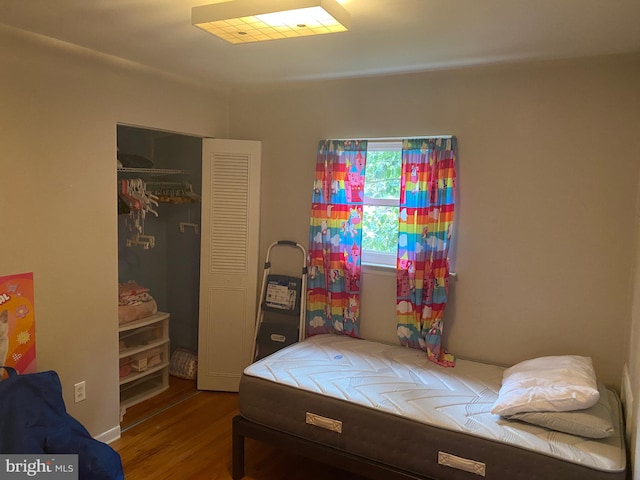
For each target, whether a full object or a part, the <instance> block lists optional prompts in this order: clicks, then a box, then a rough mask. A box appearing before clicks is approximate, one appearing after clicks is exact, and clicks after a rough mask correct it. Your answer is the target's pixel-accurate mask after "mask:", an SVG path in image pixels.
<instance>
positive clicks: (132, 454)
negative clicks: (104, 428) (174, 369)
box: [111, 377, 360, 480]
mask: <svg viewBox="0 0 640 480" xmlns="http://www.w3.org/2000/svg"><path fill="white" fill-rule="evenodd" d="M185 382H186V383H185ZM189 382H190V381H181V379H176V378H175V377H171V387H170V388H169V390H168V391H166V392H163V393H162V394H161V395H159V396H157V397H154V398H152V399H149V400H147V401H146V402H143V403H141V404H139V405H136V406H134V407H131V408H130V409H128V411H127V413H126V414H125V415H124V418H123V422H122V424H121V426H122V429H123V432H122V436H121V438H120V439H119V440H116V441H115V442H112V443H111V446H112V447H113V448H114V449H115V450H116V451H117V452H118V453H119V454H120V456H121V458H122V463H123V466H124V471H125V478H126V480H149V479H153V480H200V479H202V480H206V479H210V480H213V479H215V480H230V479H231V419H232V418H233V417H234V416H235V415H236V414H237V413H238V395H237V394H235V393H225V392H205V391H196V389H195V382H191V383H189ZM245 460H246V463H245V471H246V475H245V477H244V478H245V480H300V479H304V480H323V479H328V480H329V479H330V480H356V479H360V477H356V476H355V475H352V474H350V473H348V472H345V471H342V470H337V469H333V468H329V467H327V466H325V465H323V464H321V463H317V462H313V461H310V460H307V459H305V458H302V457H298V456H296V455H293V454H291V453H288V452H285V451H282V450H280V449H278V448H276V447H273V446H271V445H267V444H264V443H261V442H257V441H254V440H251V439H247V440H246V450H245Z"/></svg>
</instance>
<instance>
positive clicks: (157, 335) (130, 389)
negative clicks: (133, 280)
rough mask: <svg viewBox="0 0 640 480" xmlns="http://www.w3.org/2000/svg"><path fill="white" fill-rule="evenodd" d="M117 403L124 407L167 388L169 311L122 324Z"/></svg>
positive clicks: (120, 329) (120, 330)
mask: <svg viewBox="0 0 640 480" xmlns="http://www.w3.org/2000/svg"><path fill="white" fill-rule="evenodd" d="M119 341H120V354H119V358H120V406H121V407H122V408H127V407H130V406H132V405H135V404H136V403H140V402H142V401H144V400H146V399H148V398H151V397H153V396H154V395H157V394H158V393H160V392H162V391H164V390H166V389H167V388H169V314H168V313H165V312H158V313H156V314H154V315H151V316H150V317H146V318H142V319H140V320H136V321H134V322H130V323H126V324H124V325H121V326H120V328H119Z"/></svg>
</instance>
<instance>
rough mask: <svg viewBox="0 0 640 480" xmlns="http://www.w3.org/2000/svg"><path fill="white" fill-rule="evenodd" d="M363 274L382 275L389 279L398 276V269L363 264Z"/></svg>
mask: <svg viewBox="0 0 640 480" xmlns="http://www.w3.org/2000/svg"><path fill="white" fill-rule="evenodd" d="M362 273H366V274H367V275H381V276H388V277H395V276H396V267H395V265H394V266H391V265H380V264H376V263H363V264H362Z"/></svg>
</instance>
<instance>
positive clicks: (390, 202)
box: [362, 141, 402, 267]
mask: <svg viewBox="0 0 640 480" xmlns="http://www.w3.org/2000/svg"><path fill="white" fill-rule="evenodd" d="M401 166H402V143H401V142H373V141H370V142H369V143H368V148H367V167H366V171H365V182H364V197H365V198H364V206H363V219H362V263H363V264H376V265H388V266H392V267H395V264H396V253H397V249H398V205H399V199H400V170H401Z"/></svg>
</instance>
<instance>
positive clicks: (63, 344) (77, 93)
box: [0, 27, 227, 436]
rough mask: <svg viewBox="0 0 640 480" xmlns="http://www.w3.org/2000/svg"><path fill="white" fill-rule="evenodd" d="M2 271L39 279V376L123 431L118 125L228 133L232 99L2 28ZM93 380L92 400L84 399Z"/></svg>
mask: <svg viewBox="0 0 640 480" xmlns="http://www.w3.org/2000/svg"><path fill="white" fill-rule="evenodd" d="M0 72H2V74H1V75H0V145H1V146H2V153H1V154H0V167H1V168H0V208H1V209H2V210H1V212H0V224H1V225H2V229H1V232H2V233H1V234H0V252H2V253H1V254H0V275H8V274H13V273H20V272H31V271H32V272H34V283H35V308H36V315H35V318H36V352H37V366H38V369H40V370H48V369H53V370H56V371H57V372H58V373H59V374H60V377H61V380H62V384H63V388H64V398H65V401H66V404H67V407H68V410H69V412H70V413H71V414H72V415H73V416H75V417H76V418H77V419H78V420H80V421H81V422H82V423H84V424H85V426H86V427H87V428H88V430H89V431H90V432H91V433H92V434H93V435H101V434H105V432H108V434H107V436H109V435H110V434H112V433H114V432H119V430H118V425H119V394H118V392H119V389H118V372H117V365H118V357H117V349H118V335H117V303H116V298H117V282H118V274H117V268H118V263H117V221H116V220H117V219H116V212H117V210H116V203H115V197H114V193H115V187H116V123H118V122H122V123H128V124H134V125H141V126H148V127H155V128H160V129H166V130H173V131H179V132H185V133H191V134H196V135H202V136H206V135H208V136H226V135H227V103H226V96H227V95H226V92H214V91H212V90H208V89H204V88H202V87H199V86H196V85H190V84H185V83H179V82H177V81H175V80H173V79H170V78H167V77H163V76H162V75H159V74H158V73H157V72H154V71H151V70H146V69H144V68H141V67H139V66H136V65H135V64H131V63H127V62H122V61H119V60H116V59H113V58H110V57H106V56H98V55H95V54H92V53H90V52H88V51H86V50H83V49H79V48H74V47H71V46H69V45H65V44H62V43H59V42H54V41H51V40H47V39H45V38H43V37H36V36H34V35H30V34H26V33H19V32H17V31H14V30H11V29H8V28H5V27H0ZM81 380H85V381H86V392H87V400H86V401H85V402H82V403H78V404H74V403H73V384H74V383H76V382H79V381H81Z"/></svg>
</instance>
